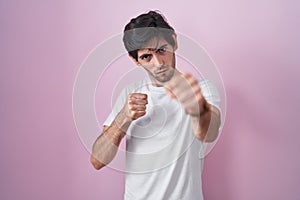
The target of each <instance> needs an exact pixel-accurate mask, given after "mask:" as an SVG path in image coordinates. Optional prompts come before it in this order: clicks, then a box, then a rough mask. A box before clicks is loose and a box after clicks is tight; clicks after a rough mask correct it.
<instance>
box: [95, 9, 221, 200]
mask: <svg viewBox="0 0 300 200" xmlns="http://www.w3.org/2000/svg"><path fill="white" fill-rule="evenodd" d="M123 42H124V45H125V48H126V50H127V51H128V54H129V57H130V58H131V59H132V60H133V61H134V62H135V63H136V65H137V66H141V67H143V68H144V69H145V70H146V71H147V73H148V76H149V79H147V80H144V81H140V82H137V83H133V84H131V85H129V86H127V87H126V88H125V89H124V90H123V91H122V93H121V94H120V96H119V98H118V100H117V102H116V104H115V106H114V108H113V110H112V112H111V114H110V115H109V117H108V118H107V120H106V121H105V123H104V128H103V131H102V134H101V135H100V136H99V137H98V138H97V139H96V141H95V143H94V146H93V151H92V155H91V163H92V164H93V166H94V167H95V168H96V169H101V168H102V167H103V166H105V165H106V164H108V163H110V162H111V161H112V159H113V158H114V156H115V155H116V152H117V151H118V147H119V144H120V142H121V140H122V139H123V138H124V136H126V172H127V173H126V186H125V194H124V199H127V200H136V199H143V200H147V199H155V200H165V199H174V200H175V199H181V200H183V199H184V200H185V199H187V200H194V199H197V200H199V199H203V195H202V184H201V172H202V164H203V156H201V154H203V153H204V150H205V143H206V142H212V141H214V140H215V139H216V138H217V136H218V131H219V126H220V112H219V109H218V104H219V101H220V99H219V97H218V94H217V93H216V89H215V88H214V87H213V85H212V83H211V82H209V81H206V80H197V79H196V78H195V77H193V76H192V75H190V74H182V73H181V72H179V71H177V70H176V66H175V64H176V62H175V61H176V58H175V51H176V49H177V39H176V33H175V31H174V29H173V28H172V27H171V26H170V25H169V24H168V23H167V22H166V20H165V19H164V18H163V17H162V16H161V15H160V14H159V13H157V12H154V11H150V12H148V13H146V14H142V15H140V16H138V17H136V18H134V19H132V20H131V21H130V22H129V23H128V24H127V25H126V26H125V30H124V36H123Z"/></svg>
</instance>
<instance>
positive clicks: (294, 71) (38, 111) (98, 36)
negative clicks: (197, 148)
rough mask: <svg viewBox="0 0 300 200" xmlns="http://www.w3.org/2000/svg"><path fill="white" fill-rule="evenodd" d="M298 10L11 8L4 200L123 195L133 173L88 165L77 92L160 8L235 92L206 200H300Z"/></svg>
mask: <svg viewBox="0 0 300 200" xmlns="http://www.w3.org/2000/svg"><path fill="white" fill-rule="evenodd" d="M299 8H300V3H299V1H296V0H251V1H250V0H247V1H239V0H231V1H205V2H204V1H196V0H195V1H188V0H185V1H178V2H176V3H175V1H137V0H131V1H115V0H110V1H83V0H81V1H79V0H74V1H67V0H64V1H63V0H51V1H50V0H46V1H38V0H35V1H34V0H28V1H21V0H20V1H16V0H10V1H8V0H2V1H0V26H1V31H0V66H1V67H0V76H1V78H0V91H1V93H0V94H1V104H0V119H1V120H0V128H1V129H0V131H1V135H0V156H1V157H0V158H1V164H0V173H1V174H0V177H1V178H0V182H1V187H0V199H5V200H10V199H16V200H17V199H44V200H48V199H49V200H50V199H73V200H81V199H89V200H92V199H104V200H106V199H113V200H114V199H116V200H117V199H121V198H122V195H123V191H124V188H123V185H124V176H123V174H122V173H120V172H117V171H114V170H111V169H108V168H106V169H103V170H102V171H95V170H94V169H93V168H92V166H91V165H90V164H89V153H88V151H87V150H86V149H85V148H84V146H83V145H82V143H81V141H80V139H79V137H78V134H77V132H76V128H75V125H74V121H73V116H72V89H73V83H74V80H75V77H76V73H77V70H78V69H79V66H80V64H81V63H82V61H83V60H84V58H85V57H86V56H87V55H88V53H89V52H90V51H91V50H92V49H93V48H94V47H95V46H96V45H97V44H98V43H100V42H102V41H104V40H105V39H107V38H108V37H110V36H112V35H115V34H118V33H120V32H121V31H122V29H123V27H124V25H125V23H126V22H127V21H128V20H129V19H130V18H131V17H134V16H136V15H137V14H140V13H142V12H144V11H148V10H149V9H159V10H160V11H162V13H164V15H165V16H166V17H167V18H168V20H169V22H170V23H171V24H172V25H173V26H174V27H175V29H176V30H177V31H179V32H181V33H185V34H187V35H189V36H190V37H192V38H194V39H195V40H196V41H197V42H199V43H200V44H202V45H203V46H204V47H205V48H206V49H207V51H208V52H209V54H210V55H211V57H212V58H213V59H214V61H215V62H216V64H217V65H218V67H219V70H220V73H221V74H222V77H223V80H224V83H225V87H226V92H227V117H226V123H225V126H224V130H223V132H222V135H221V138H220V140H219V142H218V143H217V145H216V147H215V148H214V149H213V151H212V152H211V153H210V154H209V155H208V156H207V157H206V163H205V169H204V175H203V184H204V195H205V198H206V199H207V200H220V199H222V200H253V199H255V200H266V199H272V200H282V199H288V200H299V199H300V192H299V189H300V174H299V170H300V160H299V155H298V154H299V150H300V136H299V127H298V126H297V123H299V122H298V114H299V111H300V109H299V108H300V107H299V100H300V94H299V89H298V86H299V85H300V80H299V73H300V68H299V64H300V59H299V58H300V57H299V55H298V54H299V52H300V47H299V46H300V39H299V35H300V28H299V27H300V23H299V17H300V14H299ZM106 112H107V110H106V111H105V112H104V113H106ZM99 117H103V116H99Z"/></svg>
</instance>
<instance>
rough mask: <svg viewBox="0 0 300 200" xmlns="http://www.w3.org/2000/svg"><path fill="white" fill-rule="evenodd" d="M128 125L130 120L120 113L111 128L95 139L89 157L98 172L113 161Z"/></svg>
mask: <svg viewBox="0 0 300 200" xmlns="http://www.w3.org/2000/svg"><path fill="white" fill-rule="evenodd" d="M130 123H131V120H129V119H128V118H127V117H126V116H125V115H124V114H123V112H122V111H121V112H120V113H119V114H118V115H117V117H116V118H115V120H114V121H113V122H112V124H111V126H109V127H107V128H105V129H104V130H103V132H102V134H101V135H100V136H99V137H98V138H97V139H96V141H95V143H94V145H93V149H92V155H91V163H92V164H93V166H94V167H95V169H98V170H99V169H101V168H102V167H104V166H105V165H107V164H109V163H110V162H111V161H112V160H113V158H114V157H115V155H116V153H117V151H118V147H119V145H120V143H121V141H122V139H123V137H124V136H125V134H126V131H127V129H128V127H129V125H130Z"/></svg>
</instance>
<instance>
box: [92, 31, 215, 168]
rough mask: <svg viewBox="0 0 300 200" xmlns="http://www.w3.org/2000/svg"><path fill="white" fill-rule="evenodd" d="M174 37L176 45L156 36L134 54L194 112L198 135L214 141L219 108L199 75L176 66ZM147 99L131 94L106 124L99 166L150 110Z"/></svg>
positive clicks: (97, 147) (96, 151)
mask: <svg viewBox="0 0 300 200" xmlns="http://www.w3.org/2000/svg"><path fill="white" fill-rule="evenodd" d="M173 37H174V40H175V45H174V46H172V45H170V44H169V43H168V42H166V40H165V39H163V38H152V39H151V40H150V41H149V42H148V43H147V44H146V45H145V48H143V49H140V50H138V60H136V59H134V58H133V57H131V56H130V57H131V58H132V60H133V61H134V62H135V63H136V65H137V66H142V67H143V68H144V69H145V70H146V71H147V73H148V76H149V78H150V80H151V82H152V85H153V86H156V87H164V88H165V90H166V94H167V95H168V96H169V97H170V98H174V99H176V100H177V101H178V102H179V103H180V104H181V106H182V108H183V109H184V110H185V112H186V114H188V115H190V116H191V119H192V120H191V122H192V123H191V124H192V128H193V132H194V134H195V136H196V137H197V138H198V139H199V140H201V141H204V142H213V141H214V140H215V139H216V138H217V136H218V130H219V126H220V113H219V110H218V109H217V108H215V107H214V106H212V105H210V104H209V103H208V102H207V101H206V100H205V98H204V96H203V95H202V93H201V88H200V86H199V84H198V81H197V79H196V78H195V77H193V76H192V75H190V74H186V73H181V72H179V71H178V70H176V69H175V53H174V52H175V51H176V49H177V40H176V35H173ZM147 103H148V101H147V95H146V94H141V93H132V94H129V95H128V98H127V101H126V103H125V105H124V107H123V109H122V110H121V111H120V113H119V114H118V115H117V117H116V118H115V120H114V121H113V123H112V125H111V126H109V127H104V129H103V132H102V134H101V135H100V136H99V137H98V138H97V139H96V141H95V143H94V145H93V150H92V155H91V163H92V164H93V166H94V167H95V169H101V168H102V167H103V166H105V165H106V164H108V163H109V162H110V161H111V160H112V159H113V158H114V156H115V154H116V152H117V150H118V146H119V144H120V142H121V140H122V138H123V137H124V136H125V134H126V131H127V129H128V127H129V126H130V124H131V122H132V121H134V120H136V119H138V118H140V117H142V116H144V115H145V114H146V106H147Z"/></svg>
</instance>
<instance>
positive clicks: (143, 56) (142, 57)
mask: <svg viewBox="0 0 300 200" xmlns="http://www.w3.org/2000/svg"><path fill="white" fill-rule="evenodd" d="M150 58H151V54H144V55H142V56H141V57H140V59H142V60H149V59H150Z"/></svg>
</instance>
